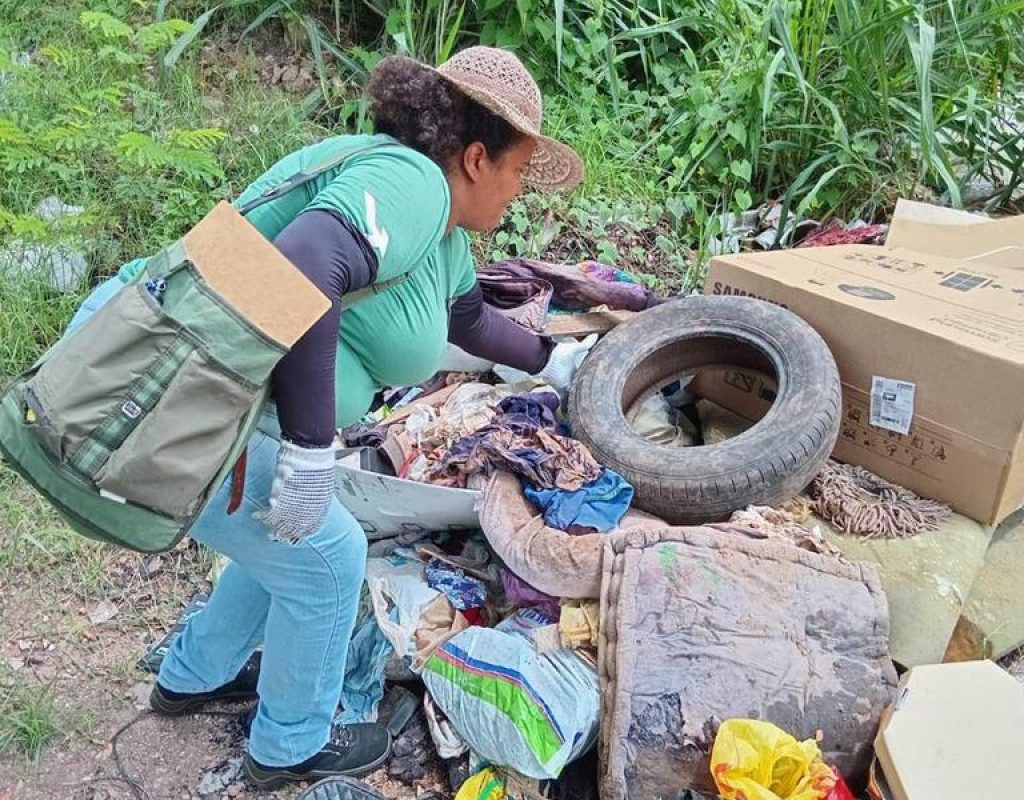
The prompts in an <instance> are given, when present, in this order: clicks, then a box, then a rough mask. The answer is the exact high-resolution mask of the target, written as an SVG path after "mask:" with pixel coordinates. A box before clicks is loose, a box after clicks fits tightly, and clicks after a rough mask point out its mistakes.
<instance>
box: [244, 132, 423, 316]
mask: <svg viewBox="0 0 1024 800" xmlns="http://www.w3.org/2000/svg"><path fill="white" fill-rule="evenodd" d="M398 146H399V145H398V143H397V142H396V143H391V142H379V143H377V144H371V145H367V146H366V147H356V148H354V149H352V150H346V151H344V152H342V153H338V154H336V155H333V156H330V157H329V158H325V159H323V160H322V161H320V162H319V163H317V164H314V165H313V166H311V167H310V168H309V169H305V170H302V171H301V172H296V173H295V174H294V175H292V176H291V177H290V178H288V179H287V180H286V181H283V182H281V183H279V184H277V185H276V186H271V187H270V188H269V189H267V190H266V191H265V192H263V193H262V194H261V195H260V196H259V197H256V198H254V199H253V200H250V201H249V202H248V203H246V204H245V205H243V206H241V207H240V208H239V209H238V213H239V214H241V215H242V216H243V217H244V216H245V215H246V214H248V213H249V212H250V211H252V210H254V209H257V208H259V207H260V206H262V205H264V204H266V203H269V202H271V201H273V200H276V199H278V198H279V197H284V196H285V195H286V194H288V193H289V192H292V191H294V190H295V189H298V188H299V187H300V186H305V185H306V184H307V183H310V182H311V181H314V180H316V179H317V178H319V177H320V176H321V175H323V174H324V173H325V172H330V171H331V170H333V169H336V168H337V167H340V166H341V165H342V164H344V163H345V162H346V161H347V160H348V159H349V158H351V157H352V156H355V155H359V154H360V153H368V152H370V151H371V150H379V149H380V148H382V147H398ZM413 269H415V267H414V268H413ZM410 275H412V270H409V271H408V272H403V273H402V274H401V275H395V276H394V277H392V278H388V279H387V280H385V281H379V282H377V283H371V284H370V285H369V286H364V287H363V288H362V289H356V290H355V291H354V292H349V293H347V294H346V295H345V296H344V297H342V299H341V310H342V311H346V310H348V309H350V308H352V306H354V305H356V304H357V303H361V302H362V301H363V300H367V299H369V298H370V297H373V296H375V295H378V294H380V293H381V292H384V291H387V290H388V289H390V288H392V287H393V286H397V285H398V284H400V283H404V282H405V281H406V280H408V279H409V276H410Z"/></svg>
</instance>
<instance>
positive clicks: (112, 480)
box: [0, 144, 410, 553]
mask: <svg viewBox="0 0 1024 800" xmlns="http://www.w3.org/2000/svg"><path fill="white" fill-rule="evenodd" d="M389 146H395V145H390V144H375V145H370V146H368V147H362V148H356V149H352V150H349V151H347V152H345V153H342V154H341V155H338V156H335V157H333V158H331V159H330V160H329V161H327V162H325V163H322V164H321V165H318V166H316V167H315V168H313V169H311V170H308V171H304V172H300V173H298V174H296V175H294V176H292V177H291V178H289V179H288V180H287V181H285V182H284V183H282V184H279V185H277V186H275V187H273V188H271V189H269V190H268V191H266V192H264V193H263V194H262V195H261V196H260V197H258V198H256V199H255V200H253V201H252V202H250V203H247V204H246V205H244V206H243V207H241V208H239V209H238V210H235V208H234V207H232V206H231V205H230V204H228V203H225V202H222V203H220V204H218V205H217V206H216V207H215V208H214V209H213V210H212V211H211V212H210V213H209V214H208V215H207V216H206V217H205V218H204V219H203V220H201V221H200V222H199V223H198V224H197V225H196V226H195V227H194V228H192V229H191V230H190V231H189V232H188V233H187V234H186V235H185V236H184V237H183V238H182V239H180V240H178V241H176V242H174V243H173V244H171V245H169V246H168V247H165V248H164V249H163V250H161V251H160V252H159V253H157V254H156V255H155V256H153V257H151V258H149V259H148V260H147V262H146V265H145V267H144V268H143V270H142V271H141V273H140V274H139V275H138V276H137V277H136V279H135V280H134V281H133V282H132V283H129V284H127V285H126V286H125V287H124V288H123V289H121V290H120V291H119V292H118V293H117V294H116V295H115V296H114V297H113V298H112V299H111V300H110V301H108V302H107V303H106V304H105V305H103V306H102V307H101V308H100V309H98V310H97V311H96V312H95V313H94V314H93V315H92V316H91V317H89V318H88V319H87V320H86V321H85V322H84V323H82V324H81V325H80V326H78V327H76V328H74V329H73V330H71V331H69V332H67V333H66V334H65V336H64V337H63V338H62V339H61V340H60V341H58V342H57V343H56V344H55V345H54V346H53V347H51V348H50V349H49V350H48V351H47V352H46V353H45V354H44V355H43V356H42V358H40V359H39V361H38V362H37V363H36V364H35V365H33V366H32V368H31V369H29V370H28V371H26V372H25V373H23V374H22V375H20V376H19V377H17V378H16V379H15V380H14V381H13V382H12V383H11V384H10V385H9V386H8V387H7V388H6V390H5V391H4V392H3V394H2V395H0V455H2V456H3V458H4V459H5V460H6V461H7V462H8V463H9V464H10V465H11V466H12V467H13V468H14V469H15V470H16V471H17V472H18V473H20V474H21V476H22V477H23V478H24V479H25V480H27V481H28V482H29V483H31V484H32V485H33V486H34V487H35V488H36V489H37V490H38V491H39V492H40V493H41V494H42V495H43V496H44V497H45V498H46V499H47V500H48V501H49V502H50V503H51V504H52V505H53V506H54V507H55V508H57V510H58V511H60V513H61V514H62V515H63V516H64V517H65V518H66V519H67V521H68V523H69V524H70V526H71V528H72V529H73V530H75V531H76V532H78V533H80V534H82V535H84V536H87V537H89V538H92V539H97V540H99V541H102V542H109V543H112V544H116V545H120V546H122V547H126V548H129V549H131V550H136V551H139V552H145V553H151V552H159V551H162V550H167V549H169V548H171V547H173V546H174V545H175V544H176V543H177V542H178V541H179V540H180V539H181V538H182V537H183V536H184V535H185V534H186V533H187V532H188V530H189V528H190V527H191V526H192V524H193V523H194V522H195V520H196V518H197V517H198V516H199V515H200V514H201V513H202V511H203V509H204V508H205V507H206V505H207V503H208V502H209V500H210V499H211V498H212V497H213V495H214V494H215V493H216V491H217V489H218V488H219V487H220V485H221V483H222V482H223V481H224V480H225V479H226V477H227V476H228V474H230V473H231V471H232V469H236V468H237V470H236V477H244V467H245V462H244V454H245V448H246V444H247V443H248V441H249V437H250V436H251V435H252V433H253V431H254V429H255V427H256V424H257V422H258V420H259V417H260V414H261V412H262V410H263V408H264V405H265V403H266V400H267V397H268V393H269V386H270V374H271V371H272V370H273V369H274V366H275V365H276V364H277V362H278V361H279V360H280V359H281V357H282V356H284V354H285V353H286V352H288V349H289V348H290V347H291V346H292V345H293V344H294V343H295V342H296V341H297V340H298V339H299V338H300V337H301V336H302V334H303V333H305V332H306V330H308V329H309V328H310V327H312V325H313V324H314V323H315V322H316V321H317V320H318V319H319V318H320V317H321V316H323V314H324V313H325V312H326V311H327V309H328V308H329V306H330V304H329V301H328V300H327V298H326V297H324V296H323V295H322V294H321V293H320V292H319V291H318V290H317V289H316V287H314V286H313V284H311V283H310V282H309V281H307V280H306V278H305V277H304V276H303V275H302V274H301V273H299V271H298V270H297V269H295V267H294V266H292V265H291V263H290V262H288V261H287V260H286V259H285V258H284V256H282V255H281V254H280V253H279V252H278V251H277V249H276V248H275V247H274V246H273V245H272V244H271V243H270V242H269V241H267V240H266V239H265V238H264V237H263V236H262V235H261V234H259V232H258V231H257V230H256V229H255V228H254V227H253V226H252V225H251V224H250V223H248V222H246V221H245V219H244V216H245V215H246V214H248V213H249V212H250V211H252V210H253V209H254V208H257V207H259V206H261V205H263V204H264V203H268V202H271V201H272V200H274V199H276V198H278V197H281V196H283V195H284V194H287V193H288V192H291V191H293V190H295V189H297V188H299V187H300V186H303V185H305V184H307V183H309V182H310V181H312V180H314V179H315V178H317V177H318V176H320V175H322V174H323V173H325V172H327V171H329V170H332V169H335V168H337V167H338V166H340V165H341V164H342V163H343V162H344V161H345V160H346V159H347V158H349V157H351V156H352V155H354V154H356V153H360V152H365V151H367V150H371V149H376V148H380V147H389ZM409 274H410V273H408V272H407V273H405V274H402V275H397V276H395V277H393V278H390V279H388V280H384V281H380V282H378V283H376V284H373V285H372V286H367V287H364V288H362V289H359V290H356V291H354V292H350V293H349V294H347V295H346V296H345V298H344V299H343V301H342V309H346V308H351V307H352V306H353V305H355V304H356V303H358V302H360V301H362V300H364V299H366V298H368V297H370V296H372V295H374V294H376V293H378V292H380V291H383V290H384V289H387V288H390V287H391V286H394V285H396V284H398V283H400V282H401V281H403V280H405V279H406V278H408V276H409ZM280 297H288V299H289V302H288V304H287V307H283V306H281V305H280V304H279V303H278V302H277V299H278V298H280ZM236 483H237V481H236ZM235 488H236V489H237V488H239V487H238V486H236V487H235ZM238 499H240V498H238ZM233 505H234V507H237V502H236V503H234V504H233ZM232 511H233V508H232V506H229V513H231V512H232Z"/></svg>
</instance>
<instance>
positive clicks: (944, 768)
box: [875, 661, 1024, 800]
mask: <svg viewBox="0 0 1024 800" xmlns="http://www.w3.org/2000/svg"><path fill="white" fill-rule="evenodd" d="M1022 726H1024V685H1022V684H1020V683H1019V682H1018V681H1017V680H1016V679H1015V678H1014V677H1013V676H1012V675H1010V674H1009V673H1007V672H1005V671H1003V670H1002V669H1001V668H1000V667H999V666H997V665H996V664H994V663H993V662H991V661H968V662H964V663H961V664H937V665H930V666H923V667H914V668H913V669H912V670H910V671H909V672H907V673H906V674H905V675H904V676H903V679H902V680H901V681H900V685H899V688H898V689H897V690H896V702H895V703H894V704H893V706H892V708H889V709H887V710H886V712H885V713H884V714H883V716H882V721H881V725H880V727H879V732H878V736H877V737H876V738H875V754H876V755H877V757H878V766H879V767H881V771H882V773H883V774H884V776H885V779H886V783H887V784H888V789H889V791H890V792H891V794H892V797H893V798H894V800H968V798H970V800H983V799H984V800H990V799H991V800H997V798H1011V797H1012V798H1019V797H1021V796H1022V795H1024V790H1022V788H1021V779H1020V765H1019V761H1020V754H1021V743H1020V732H1021V727H1022Z"/></svg>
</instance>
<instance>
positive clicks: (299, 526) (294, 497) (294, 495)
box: [253, 441, 334, 542]
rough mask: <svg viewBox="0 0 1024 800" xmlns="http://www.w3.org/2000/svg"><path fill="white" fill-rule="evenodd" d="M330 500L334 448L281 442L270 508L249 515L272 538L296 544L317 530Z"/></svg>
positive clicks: (271, 491) (332, 484) (325, 515)
mask: <svg viewBox="0 0 1024 800" xmlns="http://www.w3.org/2000/svg"><path fill="white" fill-rule="evenodd" d="M333 497H334V448H333V447H300V446H299V445H297V444H292V443H291V442H285V441H282V442H281V449H280V450H279V451H278V454H277V473H276V474H275V475H274V483H273V486H272V487H271V490H270V508H268V509H266V510H265V511H257V512H256V513H255V514H253V516H254V517H255V518H256V519H258V520H260V521H261V522H263V523H265V524H267V525H269V526H270V528H271V529H272V530H273V533H274V536H275V537H276V538H278V539H283V540H285V541H289V542H297V541H299V540H300V539H302V538H303V537H304V536H308V535H309V534H311V533H313V532H314V531H317V530H319V529H320V526H321V525H323V523H324V519H325V518H326V517H327V511H328V509H329V508H330V505H331V499H332V498H333Z"/></svg>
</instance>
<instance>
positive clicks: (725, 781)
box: [711, 719, 836, 800]
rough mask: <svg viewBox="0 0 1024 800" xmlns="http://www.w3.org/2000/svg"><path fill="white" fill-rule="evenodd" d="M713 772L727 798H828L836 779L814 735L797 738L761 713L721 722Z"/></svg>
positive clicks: (773, 799) (712, 755)
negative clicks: (808, 737) (798, 739)
mask: <svg viewBox="0 0 1024 800" xmlns="http://www.w3.org/2000/svg"><path fill="white" fill-rule="evenodd" d="M711 777H712V778H713V779H714V781H715V785H716V786H717V787H718V791H719V793H720V794H721V796H722V798H723V800H824V798H825V797H827V796H828V794H829V792H831V791H832V787H833V786H834V785H835V782H836V778H835V775H834V773H833V772H832V770H831V769H830V768H829V766H828V765H827V764H826V763H825V762H824V761H823V760H822V758H821V750H819V749H818V745H817V743H816V742H815V741H814V740H813V739H807V740H806V741H803V742H798V741H797V740H796V739H794V738H793V737H792V736H790V735H789V734H788V733H786V732H785V731H784V730H781V729H780V728H778V727H776V726H775V725H772V724H771V723H770V722H762V721H761V720H756V719H730V720H726V721H725V722H723V723H722V726H721V728H719V730H718V735H717V736H716V737H715V744H714V746H713V747H712V748H711Z"/></svg>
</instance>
